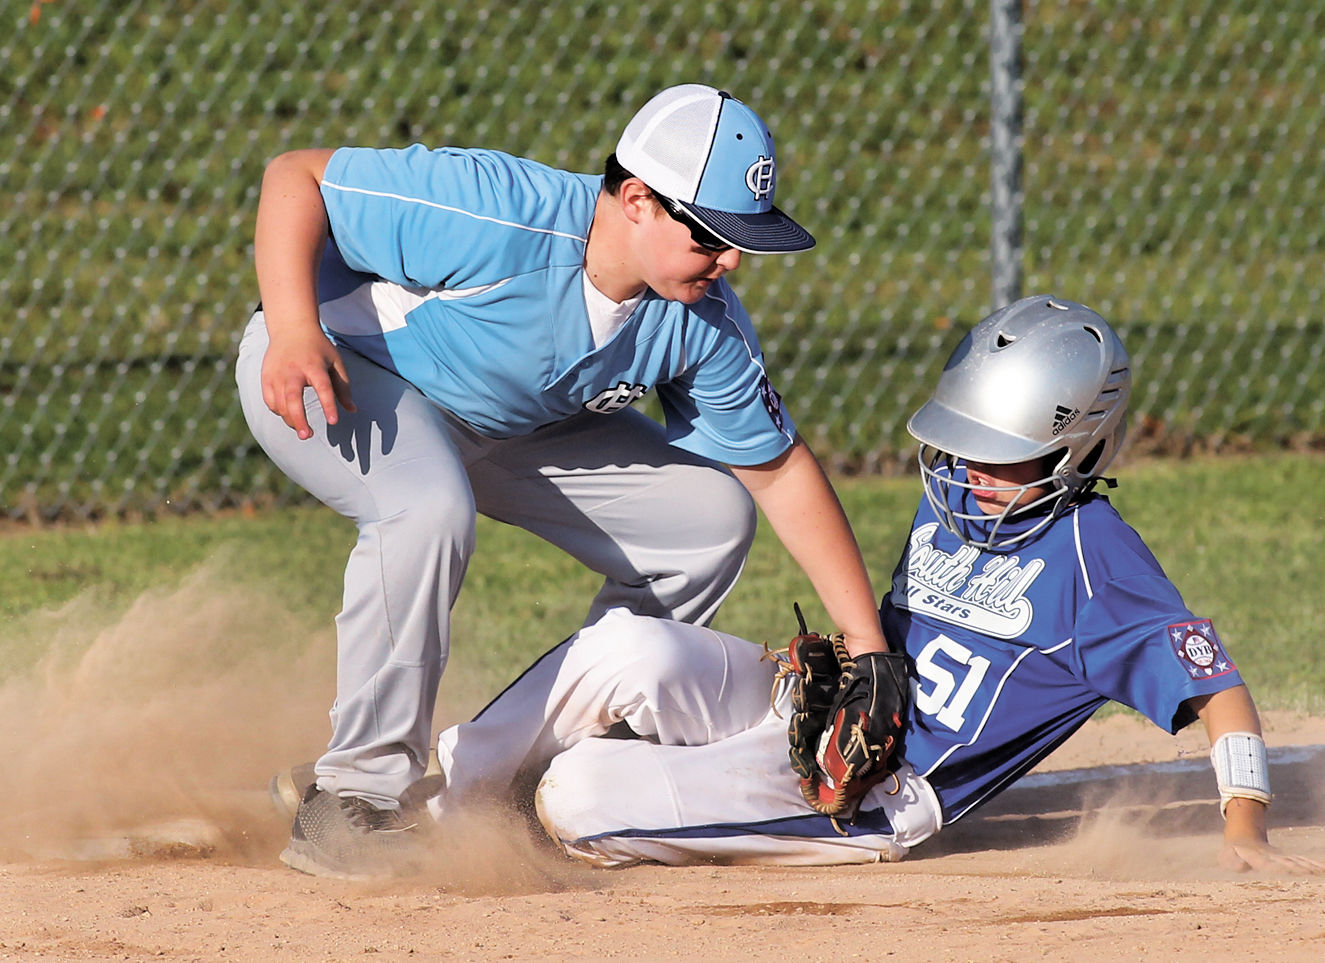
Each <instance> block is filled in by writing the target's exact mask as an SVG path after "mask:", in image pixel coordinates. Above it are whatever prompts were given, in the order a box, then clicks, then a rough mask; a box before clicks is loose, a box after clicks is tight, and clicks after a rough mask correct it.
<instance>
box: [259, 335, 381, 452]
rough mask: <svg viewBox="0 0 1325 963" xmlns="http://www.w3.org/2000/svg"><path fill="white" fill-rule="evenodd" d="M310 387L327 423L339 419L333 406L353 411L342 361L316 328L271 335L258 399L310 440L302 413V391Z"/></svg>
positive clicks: (304, 413)
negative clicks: (260, 397)
mask: <svg viewBox="0 0 1325 963" xmlns="http://www.w3.org/2000/svg"><path fill="white" fill-rule="evenodd" d="M305 388H312V389H313V391H314V392H315V393H316V394H317V400H318V403H319V404H321V406H322V413H323V415H324V416H325V418H326V420H327V424H329V425H334V424H335V423H336V421H337V420H338V418H339V415H338V413H337V410H336V405H337V404H339V405H340V407H342V408H344V409H345V410H346V411H355V410H357V409H356V408H355V406H354V400H353V399H352V398H351V397H350V376H349V372H348V371H346V369H345V361H344V359H342V358H341V356H340V352H339V351H337V350H336V346H335V345H333V344H332V343H331V342H330V341H329V340H327V336H326V335H325V334H323V333H322V331H321V329H320V328H314V329H312V330H311V331H301V332H298V333H293V332H286V333H285V334H283V335H281V336H279V337H277V336H273V337H272V339H271V343H270V344H269V345H268V346H267V353H266V355H265V356H264V357H263V359H262V400H263V401H264V402H265V403H266V405H267V407H268V408H270V409H271V410H272V411H273V412H274V413H275V414H278V415H280V416H281V418H282V420H284V422H285V423H286V424H287V425H289V426H290V427H291V428H293V429H294V431H295V434H297V435H298V436H299V437H300V438H301V439H308V438H312V437H313V429H312V428H310V427H309V425H308V414H307V412H306V411H305V410H304V389H305Z"/></svg>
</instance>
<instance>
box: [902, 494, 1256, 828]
mask: <svg viewBox="0 0 1325 963" xmlns="http://www.w3.org/2000/svg"><path fill="white" fill-rule="evenodd" d="M952 497H954V498H960V497H961V495H960V493H956V494H954V495H953V496H952ZM881 615H882V618H883V624H884V631H885V633H886V634H887V637H888V641H889V644H891V645H893V646H895V647H897V646H904V647H905V650H906V653H907V655H908V657H909V661H910V662H911V663H912V668H913V681H912V695H913V708H912V712H911V719H910V724H909V726H908V730H907V733H906V737H905V745H904V748H903V753H904V755H905V758H906V759H907V761H908V762H910V763H911V765H912V766H914V767H915V769H916V771H917V772H919V773H920V774H921V775H923V776H925V777H926V778H927V779H928V780H929V782H930V784H931V785H932V786H933V787H934V790H935V791H936V792H937V794H938V797H939V799H940V801H941V802H942V805H943V816H944V821H945V822H952V821H953V820H955V819H959V818H960V817H961V816H963V815H965V814H966V813H967V812H969V811H970V810H971V809H972V808H974V807H975V806H978V805H979V804H980V803H982V802H984V801H986V800H988V799H989V798H991V797H992V796H994V795H995V794H997V793H998V792H1000V791H1002V790H1003V789H1006V788H1007V787H1008V786H1009V785H1011V784H1012V783H1013V782H1014V781H1016V780H1017V779H1018V778H1020V777H1021V776H1022V775H1024V774H1025V773H1026V772H1027V771H1028V770H1030V769H1031V768H1032V767H1033V766H1034V765H1035V764H1036V763H1037V762H1039V761H1040V760H1041V759H1043V758H1044V757H1045V756H1047V755H1048V754H1049V753H1050V752H1051V751H1053V749H1054V748H1055V747H1057V746H1058V745H1059V744H1061V743H1062V742H1063V741H1064V740H1065V739H1066V738H1067V737H1068V736H1069V735H1071V734H1072V732H1074V731H1075V730H1076V729H1077V728H1079V727H1080V726H1081V724H1082V723H1084V722H1085V721H1086V720H1087V719H1088V718H1089V717H1090V715H1091V714H1092V713H1093V712H1094V711H1095V710H1096V709H1098V708H1099V707H1100V706H1101V705H1103V704H1104V703H1105V702H1106V701H1108V700H1115V701H1117V702H1121V703H1123V704H1124V705H1128V706H1131V707H1132V708H1134V709H1136V710H1138V711H1139V712H1141V713H1143V714H1144V715H1146V716H1147V717H1149V718H1150V719H1151V720H1153V721H1154V722H1155V723H1156V724H1157V725H1159V726H1161V727H1163V728H1164V729H1166V730H1168V731H1170V732H1176V731H1178V730H1179V729H1181V728H1182V727H1184V726H1186V725H1188V724H1189V723H1190V722H1192V721H1193V720H1194V719H1195V714H1194V713H1193V712H1192V710H1191V709H1190V707H1188V706H1184V705H1183V703H1184V701H1185V700H1187V699H1191V698H1192V697H1194V696H1200V695H1207V694H1210V693H1214V692H1218V691H1220V690H1222V689H1226V688H1229V687H1232V686H1235V685H1238V684H1240V683H1241V682H1242V678H1241V676H1240V675H1239V674H1238V671H1237V667H1236V666H1235V665H1234V664H1233V662H1232V660H1231V659H1229V657H1228V654H1227V653H1226V652H1225V651H1224V648H1223V645H1222V644H1221V642H1220V641H1219V638H1218V636H1217V635H1216V634H1215V631H1214V627H1213V626H1212V625H1211V623H1210V621H1209V620H1208V619H1200V618H1197V617H1195V616H1194V615H1193V614H1192V613H1191V612H1190V611H1189V610H1188V608H1187V606H1186V605H1185V604H1184V602H1183V600H1182V597H1181V596H1180V595H1179V593H1178V590H1177V589H1176V588H1175V587H1174V585H1173V583H1172V582H1170V581H1169V579H1168V578H1167V577H1166V576H1165V574H1164V572H1163V570H1162V569H1161V568H1160V565H1159V563H1158V562H1157V561H1156V560H1155V557H1154V555H1152V554H1151V552H1150V550H1149V549H1148V548H1147V547H1146V545H1145V543H1144V542H1142V540H1141V537H1140V536H1139V535H1138V534H1137V533H1136V532H1135V531H1134V530H1133V529H1132V528H1131V527H1130V526H1129V525H1127V523H1126V522H1124V521H1123V520H1122V518H1121V517H1120V516H1119V515H1118V512H1117V511H1116V510H1115V509H1114V507H1113V506H1112V505H1111V504H1110V503H1109V500H1108V499H1107V498H1105V497H1103V496H1100V495H1092V496H1088V497H1086V498H1085V499H1083V500H1082V501H1081V502H1080V503H1079V504H1077V505H1075V506H1074V507H1072V508H1070V509H1069V510H1068V511H1067V512H1066V513H1065V514H1064V515H1063V516H1062V517H1061V518H1059V519H1057V520H1056V521H1055V522H1054V523H1053V524H1052V525H1051V526H1049V528H1048V529H1046V530H1045V531H1044V532H1043V533H1042V534H1040V535H1039V537H1037V538H1032V539H1030V540H1029V541H1028V542H1026V543H1025V544H1023V545H1020V546H1017V547H1016V548H1015V549H1013V550H1011V551H1004V552H987V551H982V550H980V549H978V548H973V547H971V546H968V545H965V544H963V543H962V542H961V540H960V539H958V538H957V537H956V536H954V535H952V534H950V533H949V532H947V531H946V530H944V528H943V527H942V526H941V525H939V522H938V519H937V517H936V516H935V514H934V512H933V509H932V508H931V507H930V505H929V503H928V501H926V500H923V499H922V501H921V504H920V509H919V511H918V512H917V513H916V517H915V521H914V522H913V523H912V527H911V535H910V539H909V541H908V544H907V546H906V550H905V552H904V554H903V556H902V559H901V561H900V562H899V564H898V566H897V569H896V570H895V572H894V574H893V582H892V590H891V592H890V593H889V594H888V595H887V596H886V597H885V598H884V600H883V606H882V608H881Z"/></svg>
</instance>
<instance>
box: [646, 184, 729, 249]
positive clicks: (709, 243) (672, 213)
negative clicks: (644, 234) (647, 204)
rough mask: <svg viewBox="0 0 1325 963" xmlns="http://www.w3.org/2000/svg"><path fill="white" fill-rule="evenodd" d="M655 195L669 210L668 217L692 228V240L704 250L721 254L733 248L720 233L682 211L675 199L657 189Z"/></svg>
mask: <svg viewBox="0 0 1325 963" xmlns="http://www.w3.org/2000/svg"><path fill="white" fill-rule="evenodd" d="M653 196H654V197H655V198H657V200H658V204H659V205H660V206H661V207H662V209H663V210H664V211H666V212H667V216H668V217H670V218H671V219H672V220H674V221H677V222H678V223H680V224H684V225H685V226H686V227H688V228H689V229H690V238H691V240H693V241H694V242H695V243H696V244H698V245H699V246H700V247H702V248H703V249H704V250H706V251H712V252H713V253H714V254H720V253H722V252H723V251H728V250H731V247H732V246H731V245H730V244H728V243H727V242H726V241H724V240H723V239H722V238H720V237H718V235H716V234H714V233H713V232H712V231H710V230H708V229H707V228H705V227H703V226H702V225H701V224H700V223H699V222H698V221H695V220H692V219H691V218H689V217H687V216H686V215H685V214H683V213H681V209H680V208H679V207H677V206H676V204H675V203H674V202H673V201H671V200H670V199H668V198H666V197H663V196H662V195H661V194H659V193H658V192H656V191H655V192H654V194H653Z"/></svg>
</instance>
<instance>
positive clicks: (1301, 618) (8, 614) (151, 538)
mask: <svg viewBox="0 0 1325 963" xmlns="http://www.w3.org/2000/svg"><path fill="white" fill-rule="evenodd" d="M1323 470H1325V458H1322V457H1320V456H1311V455H1292V454H1284V455H1273V456H1257V457H1255V458H1250V457H1249V458H1218V459H1214V458H1201V459H1193V460H1187V461H1146V462H1140V463H1137V464H1135V465H1123V466H1121V470H1120V474H1121V475H1122V482H1121V485H1120V487H1119V488H1118V489H1117V490H1116V492H1114V493H1113V496H1112V497H1113V498H1114V500H1115V503H1116V504H1117V505H1118V506H1119V507H1120V509H1121V510H1122V512H1123V513H1124V515H1125V516H1126V517H1127V518H1128V520H1129V521H1131V522H1132V524H1133V525H1134V526H1135V527H1136V528H1137V529H1138V530H1139V531H1141V533H1142V534H1143V535H1144V536H1145V537H1146V538H1147V540H1148V542H1149V544H1150V545H1151V547H1152V549H1153V550H1154V551H1155V554H1156V555H1157V556H1158V558H1159V560H1160V562H1161V563H1162V564H1163V565H1164V567H1165V569H1166V570H1167V571H1168V573H1169V574H1170V576H1171V577H1172V578H1173V579H1174V581H1175V582H1176V583H1177V584H1178V586H1179V588H1180V589H1181V590H1182V591H1183V594H1184V596H1185V598H1186V600H1187V602H1188V604H1189V606H1190V607H1191V608H1192V609H1193V610H1194V611H1195V612H1196V613H1197V614H1199V615H1206V616H1209V617H1211V618H1213V619H1214V620H1215V624H1216V627H1217V628H1218V629H1219V632H1220V635H1221V637H1222V638H1223V639H1224V641H1225V642H1226V644H1227V645H1228V647H1229V649H1230V650H1231V652H1232V653H1233V655H1234V657H1235V658H1236V659H1237V661H1238V663H1239V665H1240V667H1241V669H1242V671H1243V674H1244V676H1245V677H1246V679H1247V681H1248V684H1249V685H1250V686H1251V688H1252V691H1253V693H1254V694H1255V696H1256V698H1257V701H1258V703H1259V704H1260V705H1261V706H1262V707H1263V708H1273V709H1293V710H1298V711H1305V712H1311V713H1321V712H1325V642H1323V641H1322V640H1323V639H1325V610H1322V608H1321V605H1320V599H1321V597H1322V595H1323V594H1325V577H1323V576H1322V573H1321V568H1320V560H1321V557H1320V548H1319V533H1320V531H1321V530H1322V529H1323V528H1325V509H1322V508H1320V507H1319V506H1318V505H1316V503H1314V502H1308V503H1307V504H1308V505H1309V506H1310V507H1309V508H1307V509H1305V510H1304V509H1303V508H1302V504H1303V501H1302V497H1301V496H1302V494H1303V493H1304V492H1305V491H1309V490H1310V489H1309V488H1308V484H1307V483H1308V482H1311V481H1314V480H1315V479H1317V478H1319V477H1320V475H1321V473H1322V471H1323ZM838 487H839V492H840V494H841V497H842V500H843V503H844V504H845V505H846V507H847V511H848V513H849V514H850V516H851V517H852V519H853V523H854V525H855V527H856V531H857V534H858V537H859V538H860V541H861V544H862V547H863V549H864V551H865V555H866V559H867V562H868V563H869V565H870V567H871V570H872V573H873V576H874V580H875V587H876V589H877V590H879V591H882V590H883V589H884V587H885V586H886V585H887V583H888V579H889V575H890V573H891V570H892V566H893V564H894V563H895V561H896V557H897V553H898V551H899V549H900V545H901V539H902V537H903V536H904V534H905V532H906V531H907V528H908V525H909V522H910V518H911V514H912V512H913V510H914V506H915V500H916V498H917V496H918V485H917V482H916V481H915V479H914V478H913V477H911V476H908V477H906V478H885V479H877V478H875V479H862V478H849V479H843V480H841V481H840V482H839V485H838ZM480 522H481V524H480V527H479V552H478V554H477V555H476V557H475V559H474V561H473V563H472V565H471V568H470V574H469V579H468V581H467V583H466V587H465V591H464V593H463V594H462V596H461V599H460V602H459V603H458V605H457V607H456V610H455V645H454V653H453V660H452V667H451V669H450V670H448V675H447V680H448V681H447V682H444V683H443V686H444V690H445V687H446V686H447V685H448V683H449V684H451V685H453V686H459V685H463V686H464V691H463V692H459V693H455V698H457V699H458V700H459V701H462V702H464V703H465V704H466V705H470V706H472V705H474V704H475V703H476V702H477V703H479V704H481V702H482V701H484V700H485V699H486V698H487V697H488V696H489V695H491V694H493V693H495V692H496V691H498V689H499V688H500V687H501V686H502V685H503V684H505V683H506V682H507V681H509V679H510V678H511V677H513V675H514V674H515V673H516V672H517V671H518V670H519V669H521V668H523V667H524V665H525V664H526V663H527V662H529V661H530V660H531V659H532V658H533V657H534V656H535V655H537V654H538V653H540V652H542V651H543V650H545V649H546V648H548V647H550V646H551V645H553V644H554V643H556V642H557V641H559V640H560V639H561V638H563V637H564V636H565V635H567V634H569V633H570V632H571V631H573V630H574V629H575V628H576V627H577V626H578V624H579V621H580V619H581V618H582V616H583V612H584V610H585V609H586V608H587V606H588V603H589V600H590V599H591V598H592V596H593V594H594V591H595V590H596V587H597V579H596V578H595V577H594V576H592V575H591V574H590V573H588V572H587V571H585V570H584V569H582V568H580V567H579V566H578V564H577V563H575V562H574V561H572V560H571V559H570V558H568V557H567V556H564V555H562V554H561V553H560V552H558V551H556V550H555V549H552V548H550V547H549V546H547V545H546V544H544V543H541V542H539V541H538V540H537V539H535V538H533V537H532V536H530V535H528V534H526V533H524V532H522V531H519V530H516V529H512V528H509V527H507V526H502V525H498V524H495V523H491V522H488V521H487V520H480ZM352 541H353V530H352V528H351V526H349V525H348V524H347V523H346V522H345V521H344V520H343V519H341V518H339V517H338V516H336V515H335V514H334V513H332V512H331V511H330V510H327V509H320V508H296V509H289V510H286V511H281V512H273V513H259V514H256V515H254V516H251V517H241V516H239V515H232V516H226V517H191V518H187V519H180V518H165V519H160V520H157V521H152V522H144V523H135V524H130V523H126V522H114V523H107V524H103V525H98V526H82V527H64V528H55V529H28V528H23V527H13V528H11V529H10V530H9V531H8V532H7V533H5V534H4V535H3V536H0V626H2V628H0V678H3V677H4V676H6V675H12V674H14V673H19V672H23V671H26V670H28V669H30V668H31V667H32V666H33V665H35V664H36V662H37V661H38V659H39V658H40V656H41V655H42V654H43V651H44V648H43V647H44V645H45V643H46V641H47V639H46V637H45V636H44V635H43V631H44V629H43V627H48V626H49V625H50V624H51V622H52V620H54V621H56V622H57V623H58V621H59V612H60V610H61V607H63V606H68V605H70V604H71V603H72V602H74V600H75V599H81V600H82V601H83V603H84V605H85V607H90V608H92V609H94V610H96V611H97V612H98V613H99V616H98V617H99V619H100V620H101V624H111V623H113V622H114V620H115V619H116V618H118V617H120V614H121V613H123V612H124V611H126V610H127V609H128V607H129V606H130V605H131V604H133V603H134V601H135V600H136V599H138V598H139V597H140V596H142V595H143V594H144V593H161V592H168V591H170V590H171V589H173V588H175V587H177V586H179V585H180V584H181V583H182V582H183V581H184V580H185V579H187V578H191V577H193V576H194V575H195V573H197V572H198V571H199V570H202V569H205V570H206V571H207V572H208V578H209V579H210V580H211V582H210V584H212V585H213V586H214V589H215V591H218V592H220V591H225V592H227V593H230V595H232V596H233V597H235V598H239V599H248V600H251V602H252V607H253V610H254V611H255V612H263V611H269V610H274V611H279V612H281V613H282V619H285V618H288V619H289V620H291V622H292V624H293V625H294V626H295V627H296V628H295V630H294V635H295V636H296V638H293V639H291V638H281V637H276V636H277V635H278V632H277V630H276V629H275V628H273V630H272V634H273V638H271V640H270V644H271V645H288V646H291V651H292V652H294V651H295V649H296V648H297V646H298V644H299V643H301V642H303V641H305V640H306V639H307V638H310V637H313V636H314V635H317V634H319V633H326V632H328V630H329V624H330V619H331V617H332V615H333V614H334V613H335V611H336V609H337V607H338V599H339V593H340V579H341V571H342V566H343V564H344V561H345V557H346V555H347V553H348V551H349V547H350V545H351V544H352ZM793 600H797V601H799V602H800V603H801V606H802V607H803V608H804V609H805V611H806V614H807V617H808V618H809V619H810V620H811V621H812V622H814V623H816V624H824V615H823V610H822V608H821V607H820V606H819V604H818V601H817V599H816V598H815V597H814V594H813V592H812V591H811V590H810V588H809V585H808V583H807V581H806V580H805V578H804V576H803V575H802V574H801V573H800V570H799V569H798V568H796V566H795V565H794V564H793V563H792V562H791V561H790V560H789V559H788V558H787V556H786V554H785V553H784V552H783V551H782V549H781V547H780V545H778V543H777V542H776V540H775V539H774V538H773V537H772V536H771V535H770V534H769V532H768V530H767V526H763V527H761V530H760V535H759V537H758V539H757V541H756V544H755V548H754V551H753V553H752V555H751V558H750V562H749V565H748V567H747V569H746V573H745V575H744V576H743V578H742V581H741V583H740V584H739V585H738V586H737V588H736V591H735V592H734V593H733V595H732V597H731V598H730V599H729V601H728V602H727V604H726V605H725V606H724V608H723V610H722V611H721V613H720V614H719V618H718V620H717V623H716V625H717V627H718V628H721V629H724V630H726V631H730V632H733V633H736V634H739V635H743V636H745V637H747V638H751V639H755V640H759V641H765V640H766V641H769V642H771V643H774V644H780V643H781V642H783V641H785V640H786V639H787V638H788V637H789V633H790V631H791V629H792V627H793V625H794V618H793V615H792V611H791V602H792V601H793ZM288 631H290V630H289V629H288V627H287V626H285V624H284V622H282V627H281V629H280V633H285V632H288ZM66 634H67V633H66ZM92 634H95V633H93V632H90V633H89V636H88V637H87V638H84V639H83V640H82V643H83V644H91V641H92V639H91V635H92ZM75 641H76V642H77V640H75ZM179 644H180V645H181V646H187V645H188V644H189V640H187V639H180V642H179ZM264 644H266V643H264ZM325 657H326V659H328V660H330V659H331V657H332V656H331V652H330V650H329V649H328V651H327V652H326V656H325ZM292 671H293V670H292Z"/></svg>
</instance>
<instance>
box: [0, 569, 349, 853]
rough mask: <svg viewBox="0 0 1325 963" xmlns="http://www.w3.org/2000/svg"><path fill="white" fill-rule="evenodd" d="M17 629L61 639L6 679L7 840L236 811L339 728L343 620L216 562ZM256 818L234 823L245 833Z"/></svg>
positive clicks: (64, 844)
mask: <svg viewBox="0 0 1325 963" xmlns="http://www.w3.org/2000/svg"><path fill="white" fill-rule="evenodd" d="M5 631H6V633H8V632H11V631H12V632H16V633H25V634H28V635H30V636H32V637H34V638H35V639H36V640H37V642H38V644H39V645H40V646H41V647H42V649H43V650H44V652H45V655H44V656H43V658H42V659H41V661H40V662H39V664H38V665H37V666H36V668H35V669H33V670H32V671H29V672H25V673H21V674H19V675H18V676H14V677H10V678H8V679H6V680H5V682H4V684H3V685H0V748H2V749H3V753H4V759H5V760H6V763H5V765H6V769H7V774H6V779H7V784H8V786H9V790H10V791H9V793H8V794H7V802H8V806H7V807H6V808H5V810H4V811H2V812H0V852H3V853H5V854H6V855H7V856H13V855H15V854H27V855H59V854H61V852H62V851H63V850H66V849H68V847H69V846H70V845H72V844H73V843H74V842H75V841H78V840H84V839H93V838H98V837H103V836H105V835H106V834H114V833H116V832H119V831H122V830H132V829H135V828H137V827H142V826H147V825H151V824H153V823H156V822H161V821H165V820H172V819H175V820H178V819H190V818H193V819H209V820H212V821H216V819H217V818H218V817H221V816H225V817H226V818H227V819H228V820H232V817H233V814H234V813H236V812H237V811H239V810H243V809H245V808H252V807H251V803H252V802H253V800H254V798H255V797H257V796H259V795H260V796H261V797H265V795H266V784H267V780H268V778H269V777H270V775H271V773H273V772H275V771H276V770H278V769H281V768H284V767H286V766H288V765H290V764H291V763H292V762H294V761H299V760H303V759H307V758H311V757H312V755H316V752H317V750H318V748H319V746H320V745H321V744H324V743H325V742H326V734H327V726H328V723H327V714H326V713H327V708H328V707H329V706H330V703H331V699H332V695H333V693H334V671H335V669H334V662H335V643H334V639H333V637H332V635H331V632H330V629H328V630H327V631H326V632H325V633H324V634H319V635H318V636H317V637H314V638H302V639H301V634H302V635H304V636H306V634H307V630H306V628H304V627H301V626H299V625H297V624H296V623H295V621H294V620H293V619H292V618H291V617H290V616H289V615H287V614H286V613H285V612H284V611H283V609H282V607H281V604H280V602H279V600H278V599H275V598H255V597H253V595H252V594H251V593H250V592H246V591H243V590H240V589H238V588H235V587H234V586H232V585H227V584H226V583H225V580H224V579H223V578H221V577H220V575H219V573H218V570H217V567H215V566H203V567H202V568H201V569H199V570H198V571H196V572H194V573H193V574H191V575H190V576H188V577H187V578H186V579H185V580H184V581H183V582H182V584H180V585H179V587H178V588H175V589H172V590H162V591H150V592H148V593H145V594H144V595H143V596H141V597H140V598H138V599H137V600H136V601H135V602H133V604H132V605H130V606H129V608H128V609H127V610H125V611H123V612H122V613H116V614H113V615H111V614H107V613H106V612H105V611H104V610H103V609H101V608H99V607H98V605H97V604H96V603H95V602H94V601H92V600H91V599H90V598H80V599H76V600H74V601H73V602H71V603H69V604H67V605H64V606H62V607H60V608H59V609H57V610H55V611H49V612H41V613H37V614H36V615H33V616H29V617H26V618H24V619H23V620H21V624H19V625H18V626H10V627H7V628H6V629H5ZM0 644H4V640H2V639H0ZM259 791H260V793H259ZM268 809H269V810H270V812H269V813H268V812H264V813H263V814H262V815H263V816H264V817H268V818H270V817H272V816H274V815H275V811H274V807H271V806H270V805H268ZM256 828H257V827H256V826H255V825H244V824H233V823H232V824H231V825H230V826H229V827H228V829H229V830H230V831H231V832H232V833H233V834H234V836H235V837H236V838H241V837H243V836H244V835H246V834H248V833H250V832H252V831H254V830H256ZM225 835H227V836H228V835H230V833H226V834H225Z"/></svg>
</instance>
